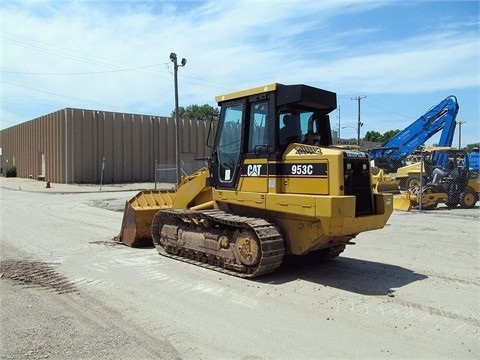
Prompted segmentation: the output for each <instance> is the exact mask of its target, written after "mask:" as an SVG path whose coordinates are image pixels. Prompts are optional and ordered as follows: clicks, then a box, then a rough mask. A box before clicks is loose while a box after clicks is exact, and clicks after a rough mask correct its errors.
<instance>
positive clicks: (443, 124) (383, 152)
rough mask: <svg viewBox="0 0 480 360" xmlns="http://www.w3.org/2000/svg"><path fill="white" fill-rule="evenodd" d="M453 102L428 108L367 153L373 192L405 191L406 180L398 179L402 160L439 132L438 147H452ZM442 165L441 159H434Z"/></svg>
mask: <svg viewBox="0 0 480 360" xmlns="http://www.w3.org/2000/svg"><path fill="white" fill-rule="evenodd" d="M458 109H459V107H458V102H457V98H456V97H455V96H453V95H451V96H449V97H447V98H446V99H444V100H442V101H441V102H440V103H439V104H437V105H436V106H434V107H432V108H430V109H429V110H428V111H427V112H426V113H425V114H424V115H422V116H421V117H420V118H418V119H417V120H415V121H414V122H413V123H412V124H410V125H409V126H408V127H406V128H405V129H404V130H402V131H401V132H399V133H398V134H397V135H395V136H394V137H392V138H391V139H390V140H388V141H387V142H385V143H384V144H383V145H382V146H381V147H379V148H374V149H371V150H370V151H369V154H370V158H371V159H372V161H373V163H374V167H375V168H376V169H374V171H373V184H374V187H375V188H376V189H377V191H380V192H384V191H390V192H391V191H394V192H396V190H398V189H399V188H400V189H408V188H409V184H408V183H407V181H408V177H403V176H402V175H399V174H398V173H397V172H398V169H399V168H401V167H403V166H404V165H405V162H404V160H405V159H406V158H407V156H408V155H410V154H412V153H413V152H414V151H415V150H417V149H418V148H419V147H420V146H421V145H423V144H425V142H426V141H427V140H428V139H430V138H431V137H432V136H433V135H435V134H436V133H438V132H439V131H440V130H442V132H441V134H440V139H439V142H438V146H452V142H453V135H454V133H455V126H456V124H457V123H456V121H455V119H456V117H457V113H458ZM436 160H437V161H438V162H439V163H441V164H443V163H444V160H445V159H441V158H439V159H436Z"/></svg>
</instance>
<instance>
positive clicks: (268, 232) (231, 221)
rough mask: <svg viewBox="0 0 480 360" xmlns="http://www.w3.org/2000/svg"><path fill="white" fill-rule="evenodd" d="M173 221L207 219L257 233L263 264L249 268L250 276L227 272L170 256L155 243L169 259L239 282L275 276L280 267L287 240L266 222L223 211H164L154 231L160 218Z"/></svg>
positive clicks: (155, 222)
mask: <svg viewBox="0 0 480 360" xmlns="http://www.w3.org/2000/svg"><path fill="white" fill-rule="evenodd" d="M164 217H170V218H173V219H175V221H176V222H177V221H178V222H179V225H180V226H181V224H183V219H193V218H197V219H208V220H210V221H212V223H217V224H221V225H226V226H229V227H234V228H237V229H250V230H252V231H254V232H255V234H256V235H257V237H258V239H259V242H260V249H261V251H262V253H261V258H260V262H259V264H258V265H256V266H254V267H248V269H249V271H250V272H248V273H244V272H240V271H235V270H231V269H226V268H224V267H220V266H216V265H212V264H209V263H205V262H201V261H198V260H194V259H189V258H185V257H183V256H180V255H175V254H170V253H168V252H167V251H166V250H165V249H164V247H163V246H162V245H161V244H157V243H155V240H154V244H155V247H156V248H157V250H158V252H159V253H160V254H161V255H163V256H166V257H169V258H172V259H175V260H180V261H183V262H186V263H189V264H194V265H197V266H201V267H204V268H206V269H209V270H215V271H218V272H221V273H224V274H228V275H233V276H236V277H240V278H253V277H257V276H260V275H265V274H268V273H271V272H274V271H275V270H276V269H277V268H278V267H279V266H280V265H281V264H282V260H283V256H284V254H285V247H284V240H283V236H282V235H281V233H280V231H279V229H278V228H277V227H276V226H275V225H274V224H272V223H270V222H268V221H267V220H265V219H261V218H253V217H246V216H238V215H232V214H229V213H226V212H224V211H220V210H201V211H193V210H185V209H166V210H162V211H160V212H159V213H157V215H156V216H155V219H154V224H153V229H154V231H158V225H159V223H160V222H162V221H161V218H164Z"/></svg>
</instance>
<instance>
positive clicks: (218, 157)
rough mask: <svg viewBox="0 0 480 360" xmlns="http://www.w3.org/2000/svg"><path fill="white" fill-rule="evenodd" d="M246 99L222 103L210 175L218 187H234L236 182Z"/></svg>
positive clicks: (241, 146) (240, 154) (241, 147)
mask: <svg viewBox="0 0 480 360" xmlns="http://www.w3.org/2000/svg"><path fill="white" fill-rule="evenodd" d="M245 104H246V100H245V99H243V100H235V101H231V102H228V103H224V104H222V109H221V112H220V123H219V125H218V129H217V134H216V136H215V147H214V151H213V154H212V163H211V176H212V179H213V184H214V186H216V187H217V188H219V189H234V188H236V186H237V184H238V177H239V172H240V169H241V167H240V164H241V156H242V149H243V147H244V146H243V143H244V142H243V139H244V124H245Z"/></svg>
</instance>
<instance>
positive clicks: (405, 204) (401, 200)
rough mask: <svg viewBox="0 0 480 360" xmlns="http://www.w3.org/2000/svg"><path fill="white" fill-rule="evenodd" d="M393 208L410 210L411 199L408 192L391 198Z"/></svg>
mask: <svg viewBox="0 0 480 360" xmlns="http://www.w3.org/2000/svg"><path fill="white" fill-rule="evenodd" d="M393 209H394V210H400V211H410V210H411V209H412V200H411V199H410V195H409V194H408V193H405V194H402V195H401V196H398V197H397V196H395V197H394V198H393Z"/></svg>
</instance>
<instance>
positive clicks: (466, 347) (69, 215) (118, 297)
mask: <svg viewBox="0 0 480 360" xmlns="http://www.w3.org/2000/svg"><path fill="white" fill-rule="evenodd" d="M3 180H5V179H2V181H3ZM5 185H6V184H5V182H2V186H3V188H2V189H1V192H0V201H1V212H0V214H1V233H0V240H1V241H0V254H1V269H0V273H1V280H0V294H1V314H0V319H1V333H0V340H1V344H0V355H1V357H2V358H5V359H39V358H40V359H45V358H49V359H65V358H84V359H245V360H246V359H318V358H332V357H334V358H472V359H474V358H478V357H479V356H480V347H479V343H480V342H479V340H480V331H479V330H480V327H479V325H480V315H479V310H480V298H479V294H480V292H479V286H480V272H479V267H480V263H479V260H478V259H479V240H480V237H479V235H480V232H479V231H480V225H479V224H480V223H479V221H478V217H479V215H480V210H479V208H478V207H477V208H475V209H472V210H460V209H456V210H437V211H431V212H422V213H419V212H409V213H402V212H394V214H393V215H392V217H391V218H390V220H389V223H388V225H387V226H386V227H385V228H384V229H382V230H378V231H373V232H369V233H363V234H361V235H360V236H358V238H357V239H356V243H357V245H355V246H351V247H348V248H347V249H346V251H345V252H344V253H343V254H342V256H341V257H340V258H338V259H336V260H334V261H330V262H326V263H317V262H314V261H312V260H310V259H307V258H298V259H289V260H288V261H287V262H286V264H285V265H284V266H282V267H281V269H280V270H279V271H278V272H277V273H275V274H271V275H268V276H265V277H262V278H260V279H258V280H255V281H251V280H243V279H237V278H234V277H230V276H227V275H224V274H220V273H216V272H212V271H209V270H206V269H202V268H198V267H194V266H192V265H189V264H185V263H178V262H175V261H173V260H170V259H167V258H163V257H161V256H159V255H158V254H157V253H156V250H155V249H153V248H146V249H131V248H127V247H124V246H122V245H118V244H116V243H113V242H112V241H111V239H112V238H113V237H114V236H115V235H117V233H118V231H119V229H120V225H121V220H122V212H121V211H118V210H121V209H123V204H124V202H125V200H126V199H128V198H130V197H131V196H133V195H134V194H135V191H124V192H120V191H116V192H108V191H102V192H98V191H82V192H80V191H77V192H74V193H69V191H67V190H62V191H61V192H58V193H48V192H46V191H39V192H31V191H28V189H27V188H28V186H27V185H23V188H22V190H19V189H18V188H15V187H14V186H13V187H10V188H11V189H12V190H11V189H7V188H6V186H5ZM16 185H17V184H16ZM30 185H31V184H30ZM13 189H16V190H13ZM26 190H27V191H26ZM116 190H121V189H116Z"/></svg>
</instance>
